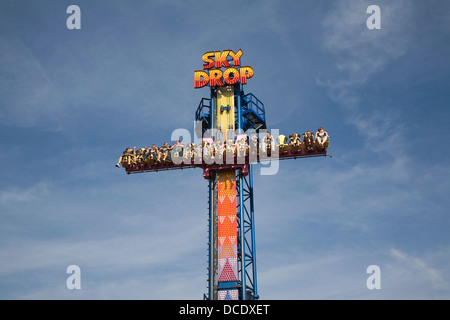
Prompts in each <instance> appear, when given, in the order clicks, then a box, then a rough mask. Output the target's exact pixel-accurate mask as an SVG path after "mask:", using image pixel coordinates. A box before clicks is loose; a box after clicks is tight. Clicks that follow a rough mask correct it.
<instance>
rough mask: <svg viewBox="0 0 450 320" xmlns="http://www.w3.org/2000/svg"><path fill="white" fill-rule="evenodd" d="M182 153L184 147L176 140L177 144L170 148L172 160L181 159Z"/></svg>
mask: <svg viewBox="0 0 450 320" xmlns="http://www.w3.org/2000/svg"><path fill="white" fill-rule="evenodd" d="M183 153H184V145H183V144H181V141H180V140H177V142H175V144H174V145H173V146H172V152H171V155H172V158H173V157H176V158H183Z"/></svg>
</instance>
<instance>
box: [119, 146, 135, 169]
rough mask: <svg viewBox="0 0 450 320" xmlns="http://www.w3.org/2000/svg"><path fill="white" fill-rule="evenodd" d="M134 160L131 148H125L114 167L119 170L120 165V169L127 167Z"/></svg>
mask: <svg viewBox="0 0 450 320" xmlns="http://www.w3.org/2000/svg"><path fill="white" fill-rule="evenodd" d="M134 149H135V150H136V147H134ZM134 159H135V156H134V150H132V149H131V148H126V149H125V151H124V152H123V153H122V155H121V156H120V157H119V160H118V161H117V163H116V167H118V168H119V167H120V165H121V164H122V167H128V166H129V165H131V164H132V163H134Z"/></svg>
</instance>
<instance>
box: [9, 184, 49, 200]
mask: <svg viewBox="0 0 450 320" xmlns="http://www.w3.org/2000/svg"><path fill="white" fill-rule="evenodd" d="M48 193H49V183H48V182H38V183H37V184H35V185H33V186H31V187H29V188H19V187H12V188H10V189H8V190H1V191H0V200H1V202H3V203H7V202H29V201H33V200H36V199H39V198H40V197H42V196H45V195H47V194H48Z"/></svg>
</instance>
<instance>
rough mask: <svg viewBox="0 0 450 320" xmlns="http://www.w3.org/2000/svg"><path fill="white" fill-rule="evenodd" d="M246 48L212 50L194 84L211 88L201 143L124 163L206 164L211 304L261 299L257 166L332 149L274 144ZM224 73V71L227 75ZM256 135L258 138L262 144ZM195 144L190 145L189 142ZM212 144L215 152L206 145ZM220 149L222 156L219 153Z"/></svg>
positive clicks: (136, 167) (147, 167)
mask: <svg viewBox="0 0 450 320" xmlns="http://www.w3.org/2000/svg"><path fill="white" fill-rule="evenodd" d="M242 54H243V53H242V50H239V51H238V52H236V53H234V52H233V51H231V50H224V51H222V52H220V51H210V52H206V53H205V54H204V55H203V56H202V60H203V61H204V62H205V64H204V65H203V70H198V71H195V72H194V87H195V88H201V87H204V86H209V89H210V95H209V98H202V99H201V101H200V103H199V106H198V108H197V110H196V112H195V121H196V128H195V134H196V135H197V136H200V137H199V140H198V141H200V143H199V144H198V145H196V146H195V148H194V145H192V150H193V151H192V152H190V148H189V147H188V145H183V149H182V151H181V152H180V149H178V150H177V149H175V148H174V149H172V150H171V157H170V160H166V161H161V160H160V159H157V160H156V159H152V158H151V157H150V156H149V158H148V159H145V158H143V160H142V161H141V162H139V161H136V160H134V161H131V162H126V161H124V160H122V165H123V166H124V167H125V170H126V172H127V173H128V174H131V173H139V172H155V171H162V170H174V169H185V168H194V167H200V168H202V169H203V177H204V178H205V179H207V180H208V195H209V200H208V210H209V211H208V221H209V227H208V233H209V237H208V291H207V293H206V294H205V295H204V298H205V299H208V300H224V299H232V300H254V299H258V298H259V295H258V287H257V272H256V248H255V205H254V197H253V164H254V163H257V162H261V161H278V160H284V159H297V158H306V157H318V156H327V155H328V154H327V148H326V147H325V148H320V149H319V148H317V147H316V146H315V145H314V147H312V148H311V147H308V148H307V147H306V145H305V144H304V143H300V146H298V145H296V146H294V145H291V144H289V143H287V141H286V140H284V139H281V138H284V136H281V135H277V136H275V135H274V136H273V137H272V138H271V140H269V141H267V140H266V139H265V135H266V132H267V125H266V116H265V109H264V104H263V103H262V102H261V101H260V100H258V99H257V98H256V97H255V96H254V95H253V94H252V93H247V94H245V93H244V90H243V87H244V86H243V85H244V84H246V83H247V79H249V78H251V77H252V76H253V69H252V68H251V67H248V66H241V64H240V58H241V56H242ZM222 68H225V70H223V71H222ZM255 137H258V139H256V138H255ZM189 145H191V144H190V143H189ZM207 147H209V148H207ZM218 150H220V152H219V151H218Z"/></svg>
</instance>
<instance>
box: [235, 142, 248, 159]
mask: <svg viewBox="0 0 450 320" xmlns="http://www.w3.org/2000/svg"><path fill="white" fill-rule="evenodd" d="M247 148H248V144H247V138H246V137H243V138H241V139H239V141H238V142H237V154H238V157H243V156H245V155H246V154H247Z"/></svg>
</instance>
